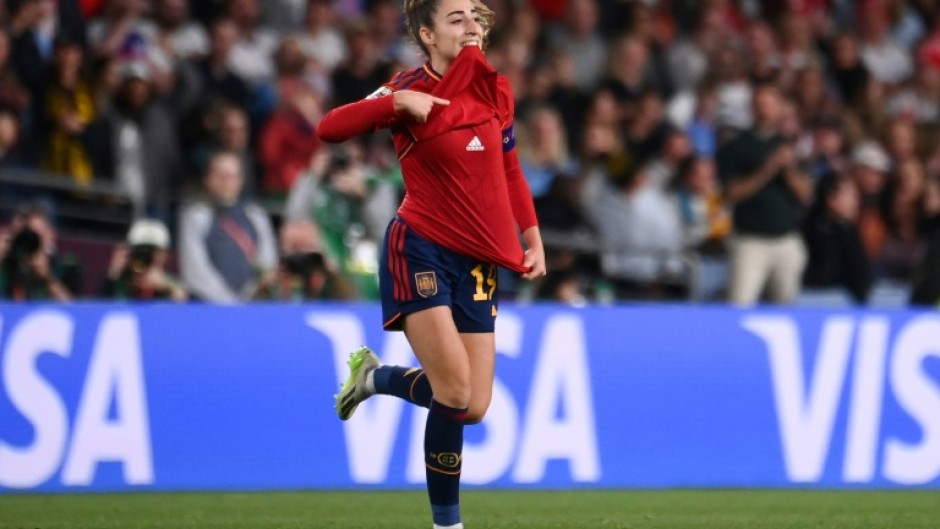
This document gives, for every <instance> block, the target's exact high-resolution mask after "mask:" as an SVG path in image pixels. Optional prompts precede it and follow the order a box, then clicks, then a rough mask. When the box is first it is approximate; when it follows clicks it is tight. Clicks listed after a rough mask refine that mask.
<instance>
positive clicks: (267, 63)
mask: <svg viewBox="0 0 940 529" xmlns="http://www.w3.org/2000/svg"><path fill="white" fill-rule="evenodd" d="M225 15H226V16H227V17H228V18H230V19H231V20H232V22H234V23H235V25H236V26H237V28H238V38H237V41H236V42H235V45H234V46H233V47H232V50H231V55H229V60H228V66H229V68H231V70H232V71H233V72H234V73H235V74H236V75H238V76H239V77H241V78H242V79H245V80H246V81H248V83H249V84H250V85H252V86H253V87H255V88H256V89H257V88H263V87H264V85H269V84H270V83H271V82H272V81H274V74H275V71H274V64H273V62H272V61H271V58H272V57H273V55H274V50H275V49H277V46H278V35H277V34H276V33H274V32H273V31H271V30H269V29H268V28H267V27H265V26H264V25H263V24H261V9H260V8H259V7H258V0H229V1H228V3H227V4H226V9H225Z"/></svg>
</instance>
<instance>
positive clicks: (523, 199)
mask: <svg viewBox="0 0 940 529" xmlns="http://www.w3.org/2000/svg"><path fill="white" fill-rule="evenodd" d="M503 167H504V168H505V170H506V184H507V186H508V188H509V203H510V204H512V215H513V217H515V218H516V224H518V225H519V229H520V230H521V231H525V230H527V229H529V228H531V227H532V226H538V224H539V221H538V219H537V218H536V217H535V203H534V202H532V191H530V190H529V183H528V182H526V179H525V174H524V173H523V172H522V167H520V166H519V156H518V155H517V154H516V150H515V149H513V150H511V151H509V152H507V153H503Z"/></svg>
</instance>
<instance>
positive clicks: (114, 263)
mask: <svg viewBox="0 0 940 529" xmlns="http://www.w3.org/2000/svg"><path fill="white" fill-rule="evenodd" d="M169 250H170V231H169V230H168V229H167V227H166V225H164V224H163V223H162V222H160V221H159V220H153V219H140V220H137V221H135V222H134V223H133V224H132V225H131V227H130V230H128V232H127V241H126V244H121V245H118V246H117V247H116V248H115V249H114V252H113V253H112V254H111V264H110V266H109V267H108V275H107V277H106V278H105V280H104V283H103V284H102V285H101V289H100V290H99V294H100V296H101V297H103V298H109V299H123V300H167V301H176V302H184V301H186V300H188V299H189V293H188V292H186V289H185V288H184V287H183V285H182V283H181V282H180V281H179V280H178V279H177V278H175V277H173V276H172V275H171V274H170V273H169V272H167V270H166V265H167V261H168V260H169Z"/></svg>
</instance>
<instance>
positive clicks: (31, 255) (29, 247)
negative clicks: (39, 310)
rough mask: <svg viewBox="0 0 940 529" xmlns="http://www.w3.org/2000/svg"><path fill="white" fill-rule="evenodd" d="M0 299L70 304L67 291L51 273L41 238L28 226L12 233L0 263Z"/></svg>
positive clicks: (69, 295) (47, 254)
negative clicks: (51, 301) (66, 302)
mask: <svg viewBox="0 0 940 529" xmlns="http://www.w3.org/2000/svg"><path fill="white" fill-rule="evenodd" d="M0 297H3V298H6V299H11V300H14V301H34V300H56V301H69V300H71V298H72V296H71V294H70V293H69V290H68V289H67V288H66V287H65V286H64V285H63V284H62V283H61V282H59V280H58V279H57V278H56V277H55V274H53V273H52V266H51V262H50V255H49V253H48V252H46V250H45V248H44V247H43V243H42V238H41V237H40V235H39V234H38V233H37V232H36V231H35V230H33V229H32V228H30V227H28V226H24V227H22V228H21V229H19V230H17V231H15V232H14V233H12V234H11V239H10V241H9V245H8V247H7V248H6V254H5V255H4V257H3V261H2V263H0Z"/></svg>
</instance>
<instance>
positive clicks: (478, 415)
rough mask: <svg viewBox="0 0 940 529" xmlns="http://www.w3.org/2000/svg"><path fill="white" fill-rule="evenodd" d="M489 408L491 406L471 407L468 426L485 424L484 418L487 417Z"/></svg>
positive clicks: (468, 411)
mask: <svg viewBox="0 0 940 529" xmlns="http://www.w3.org/2000/svg"><path fill="white" fill-rule="evenodd" d="M488 408H489V404H484V405H473V404H471V405H470V409H468V410H467V424H479V423H481V422H483V417H485V416H486V410H487V409H488Z"/></svg>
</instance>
